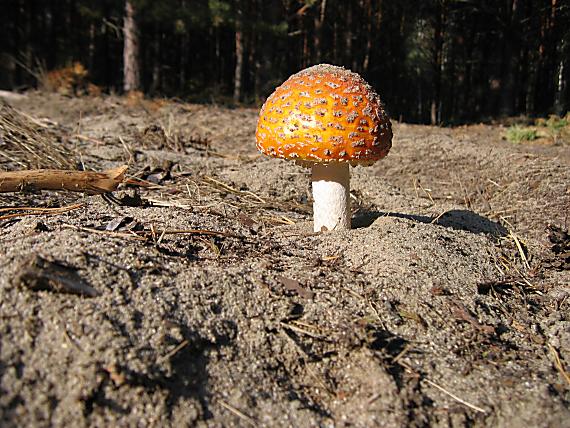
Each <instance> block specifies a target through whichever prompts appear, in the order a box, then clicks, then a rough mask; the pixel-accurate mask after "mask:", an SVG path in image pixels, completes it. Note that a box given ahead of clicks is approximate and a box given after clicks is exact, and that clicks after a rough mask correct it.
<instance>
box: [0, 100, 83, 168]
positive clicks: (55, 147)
mask: <svg viewBox="0 0 570 428" xmlns="http://www.w3.org/2000/svg"><path fill="white" fill-rule="evenodd" d="M62 134H63V133H62V132H61V130H58V129H57V126H54V124H53V123H51V122H44V121H40V120H38V119H35V118H33V117H31V116H29V115H27V114H25V113H22V112H20V111H18V110H16V109H14V108H12V107H11V106H9V105H8V104H6V103H1V104H0V168H2V169H6V170H15V169H41V168H57V169H74V167H75V163H74V159H75V155H74V154H73V152H72V151H71V150H69V149H68V148H67V147H65V145H64V144H63V135H62Z"/></svg>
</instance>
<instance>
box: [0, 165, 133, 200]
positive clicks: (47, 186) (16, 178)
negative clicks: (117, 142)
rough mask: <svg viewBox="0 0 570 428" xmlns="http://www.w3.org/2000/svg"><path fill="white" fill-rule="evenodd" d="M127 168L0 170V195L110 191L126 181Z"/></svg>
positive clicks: (92, 193) (94, 193) (97, 192)
mask: <svg viewBox="0 0 570 428" xmlns="http://www.w3.org/2000/svg"><path fill="white" fill-rule="evenodd" d="M127 168H128V167H127V166H126V165H124V166H120V167H118V168H113V169H108V170H106V171H103V172H93V171H70V170H59V169H36V170H26V171H11V172H3V171H0V193H6V192H26V191H35V190H67V191H70V192H84V193H87V194H89V195H97V194H101V193H108V192H112V191H114V190H116V189H117V187H118V186H119V184H121V183H122V182H123V180H124V178H125V172H126V171H127Z"/></svg>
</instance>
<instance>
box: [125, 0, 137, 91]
mask: <svg viewBox="0 0 570 428" xmlns="http://www.w3.org/2000/svg"><path fill="white" fill-rule="evenodd" d="M123 36H124V38H125V41H124V47H123V79H124V85H123V88H124V90H125V92H129V91H136V90H138V89H139V88H140V69H139V36H138V29H137V22H136V20H135V9H134V7H133V4H132V2H131V1H130V0H126V2H125V19H124V23H123Z"/></svg>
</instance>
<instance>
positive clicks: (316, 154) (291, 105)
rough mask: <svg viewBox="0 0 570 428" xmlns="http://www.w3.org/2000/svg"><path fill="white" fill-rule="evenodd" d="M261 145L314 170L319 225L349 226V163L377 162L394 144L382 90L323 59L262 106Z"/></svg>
mask: <svg viewBox="0 0 570 428" xmlns="http://www.w3.org/2000/svg"><path fill="white" fill-rule="evenodd" d="M255 137H256V142H257V148H258V149H259V151H261V152H262V153H264V154H266V155H269V156H273V157H276V158H283V159H290V160H295V161H296V162H297V163H298V164H300V165H303V166H310V167H311V169H312V187H313V199H314V202H313V215H314V230H315V232H320V231H323V230H340V229H350V186H349V180H350V172H349V165H352V166H356V165H364V166H369V165H372V164H373V163H374V162H376V161H377V160H379V159H382V158H383V157H384V156H386V155H387V154H388V151H389V150H390V147H392V125H391V123H390V119H389V118H388V116H387V114H386V112H385V111H384V106H383V105H382V102H381V101H380V97H379V96H378V94H377V93H376V92H375V91H374V90H373V89H372V87H370V85H368V83H366V81H365V80H364V79H363V78H362V77H360V76H359V75H358V74H356V73H353V72H351V71H349V70H347V69H345V68H343V67H337V66H334V65H329V64H319V65H315V66H312V67H309V68H307V69H305V70H302V71H300V72H298V73H296V74H294V75H292V76H291V77H289V79H288V80H287V81H286V82H285V83H283V84H282V85H281V86H279V87H278V88H277V89H275V91H274V92H273V93H272V94H271V95H270V96H269V98H268V99H267V101H265V104H264V105H263V107H262V108H261V112H260V115H259V121H258V123H257V130H256V133H255Z"/></svg>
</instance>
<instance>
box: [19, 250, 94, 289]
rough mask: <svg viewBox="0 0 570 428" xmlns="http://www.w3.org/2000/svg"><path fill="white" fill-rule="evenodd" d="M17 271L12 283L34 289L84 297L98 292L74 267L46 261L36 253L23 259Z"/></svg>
mask: <svg viewBox="0 0 570 428" xmlns="http://www.w3.org/2000/svg"><path fill="white" fill-rule="evenodd" d="M19 272H20V273H19V274H18V275H17V276H16V277H15V278H14V279H13V284H14V285H16V286H23V287H27V288H29V289H31V290H34V291H40V290H48V291H53V292H56V293H69V294H78V295H80V296H86V297H96V296H98V295H99V294H100V293H99V292H98V291H97V290H96V289H94V288H93V287H91V286H90V285H89V284H87V282H86V281H85V280H84V279H83V278H81V276H79V274H78V273H77V271H76V269H75V268H72V267H70V266H66V265H64V264H62V263H59V262H51V261H48V260H46V259H44V258H43V257H41V256H39V255H37V254H33V255H31V256H29V257H27V258H26V259H24V260H23V261H22V263H21V265H20V269H19Z"/></svg>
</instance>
